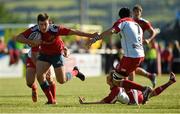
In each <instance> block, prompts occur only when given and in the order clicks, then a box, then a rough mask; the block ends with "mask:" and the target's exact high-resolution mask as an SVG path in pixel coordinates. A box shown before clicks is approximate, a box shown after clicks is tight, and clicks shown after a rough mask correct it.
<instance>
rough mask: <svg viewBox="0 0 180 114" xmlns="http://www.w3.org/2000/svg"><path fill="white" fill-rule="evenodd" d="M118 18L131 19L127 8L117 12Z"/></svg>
mask: <svg viewBox="0 0 180 114" xmlns="http://www.w3.org/2000/svg"><path fill="white" fill-rule="evenodd" d="M119 17H120V18H125V17H131V11H130V9H129V8H127V7H124V8H121V9H120V10H119Z"/></svg>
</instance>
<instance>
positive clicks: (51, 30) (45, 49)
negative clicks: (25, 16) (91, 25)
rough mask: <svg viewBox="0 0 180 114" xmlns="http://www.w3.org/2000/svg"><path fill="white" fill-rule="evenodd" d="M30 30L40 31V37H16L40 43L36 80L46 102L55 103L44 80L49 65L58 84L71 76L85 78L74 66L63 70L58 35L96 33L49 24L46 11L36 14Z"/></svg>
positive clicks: (27, 41) (60, 42)
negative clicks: (66, 70)
mask: <svg viewBox="0 0 180 114" xmlns="http://www.w3.org/2000/svg"><path fill="white" fill-rule="evenodd" d="M31 30H32V31H38V32H40V34H41V39H40V40H29V39H27V38H25V37H24V36H18V38H19V37H21V39H23V41H21V42H23V43H27V44H29V45H31V46H37V45H40V48H39V56H38V60H37V62H36V72H37V80H38V82H39V84H40V86H41V89H42V90H43V92H44V93H45V95H46V97H47V99H48V101H47V104H56V100H55V99H54V98H53V96H52V92H51V91H50V86H49V83H48V82H47V80H46V72H47V71H48V69H49V68H50V66H51V65H52V66H53V67H54V72H55V75H56V80H57V82H59V83H60V84H63V83H65V82H67V81H68V80H70V79H72V77H73V76H75V77H78V78H80V79H81V80H82V81H84V80H85V76H84V75H83V74H82V73H81V72H79V70H78V68H77V67H74V69H73V70H72V72H65V68H64V59H63V50H64V43H63V41H62V39H61V37H60V36H67V35H78V36H84V37H89V38H93V37H95V36H97V33H94V34H89V33H84V32H81V31H78V30H73V29H69V28H66V27H62V26H57V25H54V24H50V23H49V16H48V15H47V14H46V13H42V14H39V15H38V16H37V25H35V26H34V27H32V28H31Z"/></svg>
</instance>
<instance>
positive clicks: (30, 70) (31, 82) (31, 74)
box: [26, 67, 38, 102]
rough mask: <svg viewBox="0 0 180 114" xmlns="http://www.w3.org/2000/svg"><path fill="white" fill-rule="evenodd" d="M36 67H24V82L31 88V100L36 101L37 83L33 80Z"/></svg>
mask: <svg viewBox="0 0 180 114" xmlns="http://www.w3.org/2000/svg"><path fill="white" fill-rule="evenodd" d="M35 75H36V69H35V68H31V67H27V68H26V84H27V86H28V87H30V88H31V89H32V101H33V102H37V99H38V93H37V84H36V82H35Z"/></svg>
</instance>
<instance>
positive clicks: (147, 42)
mask: <svg viewBox="0 0 180 114" xmlns="http://www.w3.org/2000/svg"><path fill="white" fill-rule="evenodd" d="M150 41H151V40H150V39H144V41H143V44H147V45H148V44H149V43H150Z"/></svg>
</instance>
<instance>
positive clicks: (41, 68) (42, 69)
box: [36, 60, 56, 104]
mask: <svg viewBox="0 0 180 114" xmlns="http://www.w3.org/2000/svg"><path fill="white" fill-rule="evenodd" d="M49 68H50V64H49V63H48V62H44V61H39V60H38V61H37V64H36V72H37V80H38V82H39V84H40V86H41V89H42V90H43V92H44V93H45V95H46V97H47V99H48V101H47V103H46V104H56V102H55V100H54V98H53V95H52V93H51V91H50V86H49V83H48V81H47V80H46V73H47V71H48V69H49Z"/></svg>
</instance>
